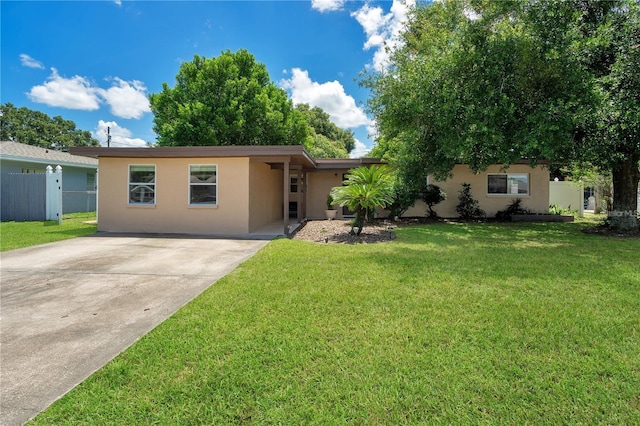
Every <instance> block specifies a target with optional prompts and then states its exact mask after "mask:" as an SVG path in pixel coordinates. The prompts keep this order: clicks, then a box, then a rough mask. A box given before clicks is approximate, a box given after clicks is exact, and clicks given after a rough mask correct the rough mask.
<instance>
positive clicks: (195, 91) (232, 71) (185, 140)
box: [149, 49, 308, 146]
mask: <svg viewBox="0 0 640 426" xmlns="http://www.w3.org/2000/svg"><path fill="white" fill-rule="evenodd" d="M149 100H150V103H151V110H152V111H153V113H154V115H155V117H154V119H153V121H154V126H153V129H154V131H155V132H156V133H157V134H158V138H157V144H158V145H160V146H193V145H195V146H197V145H299V144H302V143H303V142H304V140H305V138H306V136H307V133H308V127H307V124H306V123H305V119H304V117H303V116H302V114H301V113H300V112H299V111H296V110H295V109H294V108H293V105H292V102H291V101H290V100H289V99H288V97H287V93H286V92H285V91H284V90H283V89H280V88H278V87H277V86H276V85H275V84H274V83H272V82H271V81H270V78H269V73H268V72H267V69H266V67H265V66H264V65H263V64H261V63H258V62H256V60H255V58H254V56H253V55H251V54H250V53H249V52H247V51H246V50H243V49H242V50H239V51H237V52H236V53H231V52H230V51H228V50H227V51H226V52H223V53H222V54H221V55H220V56H218V57H217V58H210V59H207V58H205V57H200V56H198V55H195V56H194V58H193V61H191V62H185V63H183V64H182V65H181V66H180V70H179V71H178V74H177V75H176V84H175V87H174V88H170V87H169V86H168V85H167V83H163V85H162V92H160V93H155V94H151V95H150V96H149Z"/></svg>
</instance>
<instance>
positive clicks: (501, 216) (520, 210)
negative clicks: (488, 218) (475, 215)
mask: <svg viewBox="0 0 640 426" xmlns="http://www.w3.org/2000/svg"><path fill="white" fill-rule="evenodd" d="M531 213H532V212H531V211H530V210H528V209H526V208H525V207H524V206H523V205H522V198H514V199H513V200H511V203H510V204H509V205H508V206H507V208H506V209H504V210H500V211H499V212H497V213H496V219H498V220H502V221H510V220H511V217H512V216H515V215H522V214H531Z"/></svg>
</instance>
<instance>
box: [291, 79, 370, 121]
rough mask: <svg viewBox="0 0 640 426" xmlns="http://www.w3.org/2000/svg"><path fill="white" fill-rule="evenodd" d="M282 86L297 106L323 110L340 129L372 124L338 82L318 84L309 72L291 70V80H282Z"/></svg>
mask: <svg viewBox="0 0 640 426" xmlns="http://www.w3.org/2000/svg"><path fill="white" fill-rule="evenodd" d="M280 85H281V86H282V87H283V88H285V89H287V90H289V91H290V92H291V99H292V100H293V103H295V104H309V105H310V106H311V107H316V106H317V107H320V108H322V109H323V110H324V111H325V112H326V113H327V114H329V116H330V117H331V121H333V122H334V123H335V124H336V125H337V126H338V127H342V128H352V127H359V126H366V125H370V124H371V120H369V118H367V116H366V114H365V113H364V111H363V110H362V109H361V108H359V107H358V106H357V105H356V101H355V100H354V99H353V97H351V96H349V95H347V94H346V93H345V91H344V87H343V86H342V84H340V82H338V81H329V82H326V83H322V84H320V83H317V82H315V81H311V79H310V78H309V72H308V71H303V70H301V69H299V68H293V69H292V70H291V78H290V79H283V80H280Z"/></svg>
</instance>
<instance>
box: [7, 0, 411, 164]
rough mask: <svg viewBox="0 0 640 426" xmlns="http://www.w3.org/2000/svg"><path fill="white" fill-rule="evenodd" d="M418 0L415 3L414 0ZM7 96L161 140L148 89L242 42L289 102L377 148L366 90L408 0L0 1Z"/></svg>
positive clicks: (117, 133)
mask: <svg viewBox="0 0 640 426" xmlns="http://www.w3.org/2000/svg"><path fill="white" fill-rule="evenodd" d="M409 4H411V3H409ZM0 8H1V38H0V40H1V43H2V45H1V59H2V62H1V72H2V74H1V76H0V77H1V78H0V81H1V87H0V89H1V92H0V100H1V102H2V103H6V102H11V103H12V104H14V105H15V106H17V107H23V106H25V107H27V108H30V109H34V110H38V111H42V112H44V113H46V114H48V115H50V116H56V115H60V116H62V117H64V118H65V119H69V120H73V121H74V122H75V123H76V124H77V126H78V128H80V129H83V130H89V131H91V132H92V133H93V134H94V137H96V138H97V139H98V140H100V141H101V142H102V143H105V141H106V128H107V126H109V127H110V128H111V134H112V146H143V145H145V144H146V142H151V143H153V142H155V139H156V135H155V133H154V132H153V130H152V127H153V114H151V112H150V109H149V103H148V95H149V94H150V93H157V92H160V91H161V90H162V83H163V82H166V83H167V84H169V86H171V87H173V86H174V84H175V76H176V74H177V72H178V69H179V66H180V64H181V63H182V62H185V61H191V60H192V59H193V56H194V55H196V54H197V55H200V56H205V57H215V56H218V55H220V53H221V52H223V51H226V50H231V51H232V52H235V51H237V50H238V49H243V48H244V49H247V50H248V51H249V52H250V53H252V54H253V55H254V56H255V57H256V59H257V61H259V62H261V63H263V64H265V65H266V67H267V69H268V71H269V74H270V76H271V79H272V81H273V82H274V83H276V84H277V85H278V86H280V87H282V88H284V89H285V90H286V91H287V92H288V93H289V96H290V97H291V99H292V100H293V101H294V103H308V104H310V105H311V106H319V107H321V108H323V109H324V110H325V111H326V112H328V113H329V114H330V116H331V119H332V121H333V122H335V123H336V124H337V125H339V126H340V127H344V128H350V129H352V130H353V131H354V132H355V135H356V139H357V140H358V143H357V144H356V145H357V149H356V152H354V153H353V155H355V156H358V155H362V154H363V153H364V152H365V151H366V150H367V149H370V148H371V146H372V144H373V140H372V138H371V137H370V136H369V135H370V134H371V132H372V131H373V128H374V122H373V121H372V117H370V116H368V115H367V114H366V113H365V111H364V102H365V101H366V99H367V97H368V95H369V93H368V91H367V90H366V89H363V88H361V87H359V86H358V83H357V81H356V80H357V78H358V73H359V72H361V71H362V70H364V69H382V67H384V64H385V61H386V58H387V54H386V53H385V49H384V46H385V44H386V45H388V46H393V45H394V43H395V38H396V36H397V34H398V32H399V30H400V29H401V28H402V24H403V22H405V20H406V14H407V11H408V6H407V5H406V4H405V3H404V2H401V1H397V0H394V1H369V2H361V1H343V0H292V1H199V2H191V1H128V0H118V1H113V0H112V1H67V2H62V1H5V0H3V1H1V2H0Z"/></svg>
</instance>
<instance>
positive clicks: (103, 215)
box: [98, 157, 249, 235]
mask: <svg viewBox="0 0 640 426" xmlns="http://www.w3.org/2000/svg"><path fill="white" fill-rule="evenodd" d="M129 164H154V165H155V166H156V204H155V205H148V206H147V205H142V206H136V205H129V204H128V200H129V189H128V173H129V167H128V166H129ZM190 164H216V165H217V166H218V168H217V184H218V197H217V202H218V205H217V206H190V205H189V165H190ZM99 170H100V179H99V191H98V230H99V231H107V232H150V233H188V234H205V235H207V234H208V235H217V234H219V235H225V234H226V235H229V234H246V233H248V232H249V159H248V158H216V159H206V158H134V159H130V158H107V157H102V158H100V164H99Z"/></svg>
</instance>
